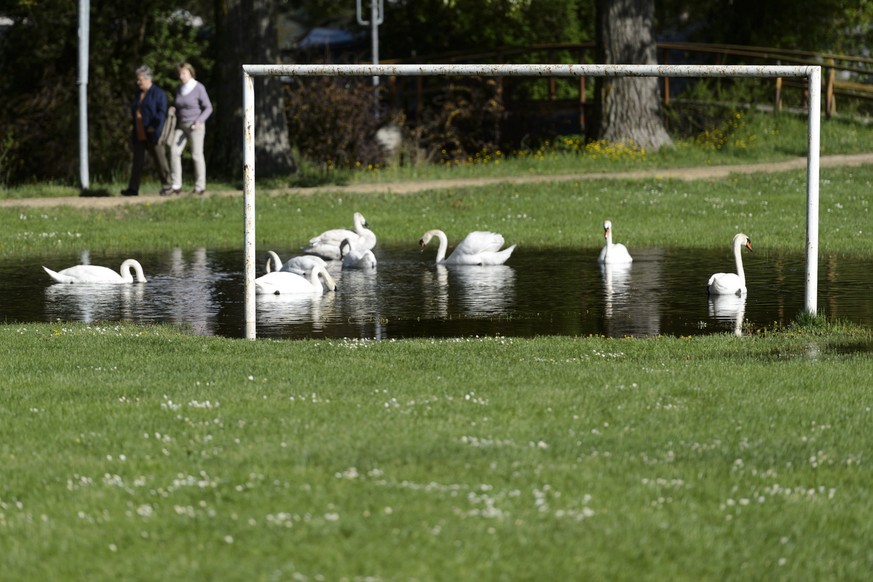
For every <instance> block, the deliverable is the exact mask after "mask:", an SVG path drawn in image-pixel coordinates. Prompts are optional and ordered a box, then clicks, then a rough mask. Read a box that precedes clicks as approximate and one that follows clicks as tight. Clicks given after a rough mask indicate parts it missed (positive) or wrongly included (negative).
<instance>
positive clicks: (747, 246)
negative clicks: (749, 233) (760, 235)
mask: <svg viewBox="0 0 873 582" xmlns="http://www.w3.org/2000/svg"><path fill="white" fill-rule="evenodd" d="M746 248H747V249H749V252H751V251H752V241H750V240H749V239H746Z"/></svg>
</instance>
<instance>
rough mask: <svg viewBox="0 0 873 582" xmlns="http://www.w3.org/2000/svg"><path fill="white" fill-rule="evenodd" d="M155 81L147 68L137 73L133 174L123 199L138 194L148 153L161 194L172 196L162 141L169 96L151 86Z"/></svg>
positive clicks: (132, 106)
mask: <svg viewBox="0 0 873 582" xmlns="http://www.w3.org/2000/svg"><path fill="white" fill-rule="evenodd" d="M152 77H153V75H152V70H151V69H150V68H149V67H148V66H146V65H143V66H141V67H140V68H138V69H137V70H136V85H137V87H138V88H139V89H138V90H137V92H136V95H135V96H134V98H133V104H132V105H131V108H130V112H131V116H132V117H133V132H132V133H131V147H132V148H133V169H132V170H131V172H130V182H128V184H127V188H125V189H124V190H122V191H121V195H122V196H137V195H138V194H139V181H140V179H141V178H142V170H143V166H144V165H145V153H146V152H148V153H149V156H151V158H152V160H153V161H154V163H155V165H156V166H157V168H158V172H159V173H160V178H161V194H162V195H166V194H169V193H171V192H172V188H171V184H170V180H171V177H170V165H169V164H168V163H167V152H166V149H165V146H164V144H163V143H161V139H160V138H161V131H162V130H163V129H164V122H165V121H166V119H167V94H166V93H164V90H163V89H161V88H160V87H158V86H157V85H156V84H154V83H153V82H152Z"/></svg>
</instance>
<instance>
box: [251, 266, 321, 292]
mask: <svg viewBox="0 0 873 582" xmlns="http://www.w3.org/2000/svg"><path fill="white" fill-rule="evenodd" d="M319 277H321V278H322V279H324V284H325V285H327V288H328V289H329V290H330V291H335V290H336V282H335V281H334V280H333V277H331V276H330V273H328V272H327V269H325V268H324V267H320V266H319V267H315V268H314V269H312V272H311V273H310V274H309V277H308V278H306V277H303V276H301V275H298V274H296V273H289V272H288V271H273V272H272V273H267V274H266V275H261V276H260V277H258V278H257V279H255V293H256V294H257V295H301V294H310V295H322V294H324V287H323V286H322V284H321V280H320V279H319Z"/></svg>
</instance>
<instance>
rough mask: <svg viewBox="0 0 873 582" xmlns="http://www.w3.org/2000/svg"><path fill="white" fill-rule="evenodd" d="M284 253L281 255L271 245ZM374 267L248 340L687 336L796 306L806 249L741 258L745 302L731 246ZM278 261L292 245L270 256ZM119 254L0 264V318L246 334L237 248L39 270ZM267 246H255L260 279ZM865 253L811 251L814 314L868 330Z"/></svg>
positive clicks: (269, 303)
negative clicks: (63, 278) (604, 257)
mask: <svg viewBox="0 0 873 582" xmlns="http://www.w3.org/2000/svg"><path fill="white" fill-rule="evenodd" d="M276 250H277V251H282V249H276ZM375 252H376V256H377V259H378V261H379V264H378V268H377V269H376V271H375V272H364V271H344V270H342V269H341V268H340V265H339V263H332V264H331V266H330V267H329V270H330V271H331V273H332V274H333V275H334V277H335V278H336V280H337V283H338V286H339V287H338V290H337V292H335V293H326V294H325V295H324V296H321V297H303V298H294V299H286V298H285V297H281V296H280V297H275V296H271V297H260V296H259V297H258V302H257V335H258V337H270V338H307V337H316V338H341V337H348V338H376V339H388V338H408V337H468V336H477V335H478V336H483V335H503V336H514V337H533V336H540V335H573V336H579V335H590V334H595V335H606V336H610V337H623V336H636V337H645V336H654V335H699V334H708V333H716V332H724V331H735V330H740V329H741V327H740V326H741V325H742V324H743V322H745V324H746V326H748V325H752V326H769V325H772V324H773V323H774V322H775V323H789V322H790V321H791V320H792V319H794V317H795V316H796V315H797V314H798V313H800V312H801V311H802V309H803V298H804V281H805V257H803V256H801V255H791V254H779V253H766V252H760V251H756V252H754V253H751V254H748V253H744V257H743V258H744V261H745V262H744V264H745V267H746V277H747V286H748V288H749V295H748V299H746V300H745V301H738V300H736V299H735V298H732V297H731V298H719V299H718V300H717V301H713V300H711V299H710V298H708V297H707V293H706V282H707V279H708V278H709V275H710V274H712V273H714V272H717V271H731V270H733V257H732V255H731V253H730V251H729V250H724V251H715V252H710V251H699V250H687V249H657V248H652V249H635V250H634V262H633V264H632V265H631V266H630V267H629V268H612V269H608V270H605V269H602V268H601V267H600V266H599V265H598V264H597V262H596V257H597V254H598V249H587V250H584V251H579V252H569V251H566V250H561V251H554V250H528V249H524V248H519V249H517V250H516V252H515V253H514V254H513V255H512V258H511V259H510V260H509V262H508V264H507V265H504V266H500V267H444V266H437V265H434V264H433V259H434V251H433V250H432V249H427V250H425V252H424V253H420V252H419V251H418V249H417V248H415V247H412V248H409V249H405V248H404V249H399V248H385V247H381V246H380V247H377V248H376V249H375ZM279 254H280V256H281V257H282V259H288V258H290V257H291V256H292V255H293V254H294V251H293V250H284V252H279ZM125 258H128V257H126V256H106V255H101V256H88V255H87V254H86V255H85V256H80V255H66V256H63V257H55V258H47V259H44V260H42V261H38V260H35V261H27V262H22V261H14V262H0V294H2V297H3V301H2V303H0V321H4V322H7V323H9V322H32V321H42V322H46V321H83V322H107V321H133V322H171V323H177V324H183V325H185V326H188V327H190V328H191V329H193V330H194V331H195V332H196V333H200V334H206V335H221V336H227V337H244V330H245V325H244V321H243V318H244V280H243V265H244V258H243V252H242V251H241V250H240V251H238V252H237V251H234V252H228V251H217V252H213V251H208V250H205V249H200V250H195V251H180V250H174V251H171V252H165V253H157V254H156V253H152V254H143V255H139V256H134V257H133V258H136V259H138V260H139V261H140V262H141V263H142V265H143V268H144V270H145V273H146V276H147V278H148V279H149V282H148V283H145V284H132V285H117V286H116V285H111V286H98V287H94V286H77V285H62V284H54V283H53V282H52V281H51V279H50V278H49V276H48V275H47V274H46V273H45V272H44V271H43V270H42V268H41V265H42V264H45V265H46V266H48V267H49V268H52V269H54V270H60V269H63V268H66V267H69V266H71V265H74V264H79V263H83V262H85V263H91V264H96V265H104V266H108V267H111V268H113V269H117V268H118V266H119V265H120V264H121V262H122V261H123V260H124V259H125ZM264 258H265V253H263V252H259V259H258V260H259V263H260V264H259V266H258V274H259V275H260V274H262V273H263V272H264V271H263V262H264V260H263V259H264ZM871 275H873V260H859V259H845V258H834V257H823V258H822V260H821V263H820V265H819V279H820V281H819V296H818V308H819V310H820V311H821V312H824V313H825V314H827V315H828V316H829V317H839V318H843V319H847V320H850V321H854V322H856V323H860V324H863V325H867V326H870V325H873V292H871V291H873V277H871Z"/></svg>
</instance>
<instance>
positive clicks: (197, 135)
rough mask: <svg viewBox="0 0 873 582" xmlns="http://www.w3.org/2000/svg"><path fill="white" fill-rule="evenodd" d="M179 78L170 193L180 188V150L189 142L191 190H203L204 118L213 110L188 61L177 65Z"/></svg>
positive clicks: (171, 148)
mask: <svg viewBox="0 0 873 582" xmlns="http://www.w3.org/2000/svg"><path fill="white" fill-rule="evenodd" d="M179 81H181V82H182V84H181V85H179V88H178V89H176V100H175V102H174V105H175V107H176V134H175V135H174V136H173V143H172V145H171V146H170V165H171V166H172V170H173V193H174V194H178V193H180V192H181V191H182V152H184V151H185V145H186V144H187V143H188V142H189V141H190V142H191V158H192V159H193V160H194V191H193V192H192V194H203V193H205V192H206V157H205V156H204V155H203V141H204V138H205V137H206V125H205V122H206V120H207V119H208V118H209V115H210V114H211V113H212V103H211V102H210V101H209V95H207V94H206V87H204V86H203V84H202V83H199V82H198V81H197V80H195V78H194V67H192V66H191V65H190V64H188V63H182V64H181V65H179Z"/></svg>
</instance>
